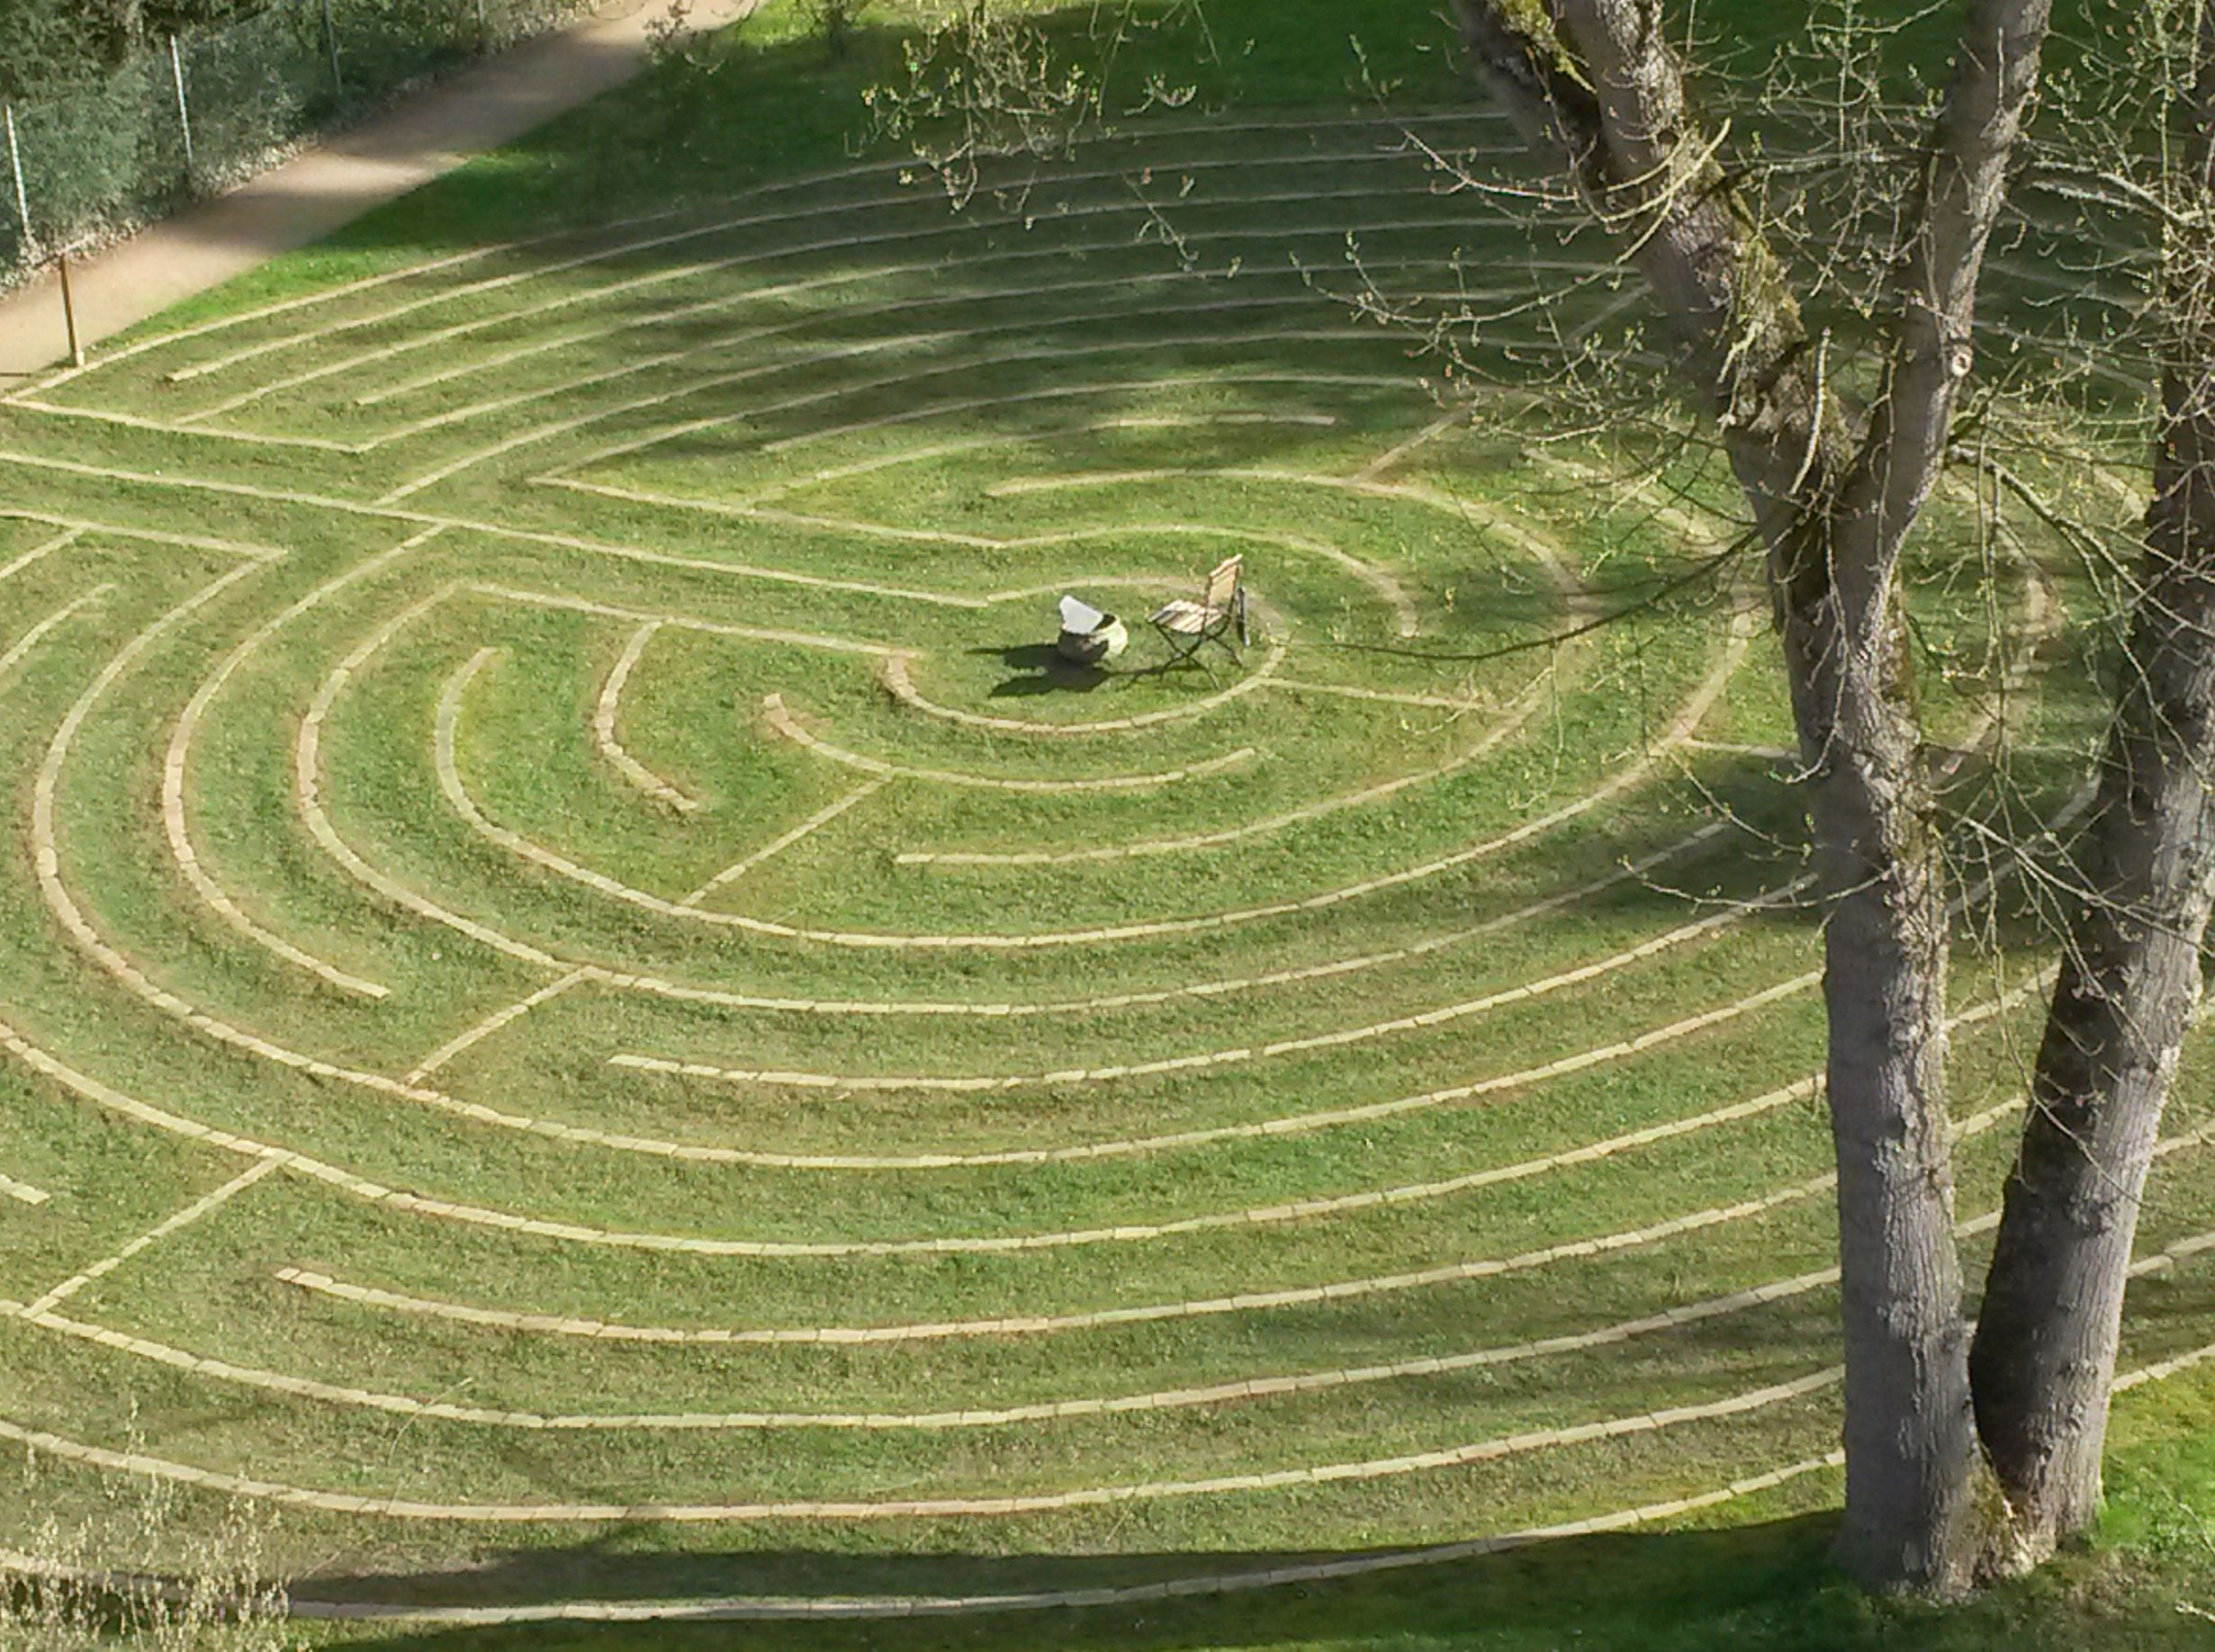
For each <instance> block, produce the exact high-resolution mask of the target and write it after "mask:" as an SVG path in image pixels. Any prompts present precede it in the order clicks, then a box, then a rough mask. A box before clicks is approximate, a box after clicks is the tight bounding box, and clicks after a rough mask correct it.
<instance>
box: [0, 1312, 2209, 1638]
mask: <svg viewBox="0 0 2215 1652" xmlns="http://www.w3.org/2000/svg"><path fill="white" fill-rule="evenodd" d="M2210 1359H2215V1344H2210V1345H2209V1346H2207V1347H2205V1348H2200V1349H2195V1350H2193V1351H2191V1352H2189V1353H2185V1354H2181V1355H2178V1356H2175V1357H2174V1358H2171V1359H2168V1360H2160V1361H2157V1362H2156V1363H2154V1364H2151V1365H2147V1366H2141V1367H2139V1368H2138V1369H2135V1370H2131V1371H2126V1372H2123V1373H2120V1374H2119V1375H2118V1376H2117V1377H2116V1378H2115V1381H2114V1384H2113V1391H2114V1392H2115V1393H2118V1394H2127V1393H2129V1392H2130V1391H2131V1390H2132V1389H2134V1388H2138V1387H2143V1386H2144V1385H2146V1384H2147V1383H2151V1382H2160V1381H2164V1380H2165V1379H2167V1378H2171V1377H2174V1376H2175V1375H2177V1374H2178V1373H2180V1372H2182V1371H2184V1370H2188V1369H2192V1367H2194V1366H2197V1365H2200V1364H2202V1363H2204V1362H2206V1361H2207V1360H2210ZM1845 1461H1846V1454H1845V1453H1844V1452H1843V1451H1842V1450H1831V1451H1827V1452H1824V1453H1823V1455H1822V1456H1820V1457H1813V1458H1806V1459H1802V1460H1800V1461H1798V1462H1794V1463H1788V1464H1786V1465H1785V1466H1783V1467H1781V1468H1772V1469H1769V1471H1767V1472H1766V1473H1763V1474H1758V1475H1753V1476H1749V1477H1743V1478H1740V1479H1736V1480H1733V1481H1732V1482H1731V1483H1730V1484H1729V1485H1727V1486H1721V1487H1719V1488H1717V1489H1715V1490H1712V1491H1706V1492H1700V1493H1697V1494H1695V1495H1691V1496H1687V1497H1677V1498H1671V1499H1669V1500H1667V1501H1664V1502H1660V1503H1648V1504H1639V1505H1637V1506H1636V1507H1633V1508H1625V1509H1616V1510H1614V1511H1612V1512H1610V1513H1605V1514H1598V1515H1593V1516H1590V1517H1588V1518H1585V1519H1580V1520H1573V1521H1564V1522H1557V1523H1555V1524H1553V1525H1549V1526H1535V1527H1528V1528H1525V1529H1523V1530H1521V1531H1509V1532H1503V1533H1500V1534H1498V1535H1496V1536H1490V1537H1479V1538H1464V1539H1461V1540H1456V1541H1454V1542H1449V1543H1437V1544H1431V1545H1428V1546H1426V1547H1423V1548H1418V1549H1391V1550H1387V1551H1385V1552H1383V1553H1382V1554H1371V1555H1355V1556H1349V1557H1346V1558H1339V1559H1336V1560H1322V1561H1310V1562H1304V1563H1301V1564H1298V1565H1292V1566H1283V1567H1269V1568H1267V1569H1249V1570H1247V1571H1241V1572H1217V1573H1198V1574H1193V1575H1188V1576H1183V1577H1175V1578H1169V1579H1165V1580H1162V1581H1159V1582H1155V1583H1144V1584H1122V1585H1095V1586H1092V1587H1085V1588H1073V1589H1035V1590H1022V1591H1001V1592H997V1593H992V1594H958V1595H873V1596H872V1595H862V1596H853V1595H846V1596H831V1597H823V1598H812V1599H811V1598H808V1597H806V1596H794V1595H725V1596H716V1597H707V1598H701V1599H697V1600H635V1601H611V1600H572V1601H559V1602H553V1603H544V1604H537V1605H522V1606H419V1605H410V1604H406V1603H397V1602H369V1601H305V1600H290V1601H288V1602H287V1603H286V1611H287V1612H288V1614H289V1615H291V1616H293V1617H295V1618H300V1619H303V1620H309V1621H373V1622H392V1623H419V1624H425V1625H440V1626H494V1625H500V1624H516V1623H544V1622H657V1621H690V1622H716V1621H763V1622H773V1621H789V1620H806V1621H853V1620H862V1621H869V1620H878V1619H888V1618H923V1617H952V1616H968V1615H982V1614H984V1613H986V1612H1043V1611H1084V1610H1089V1609H1095V1608H1102V1607H1112V1606H1133V1605H1150V1604H1157V1603H1165V1602H1170V1601H1178V1600H1193V1599H1214V1598H1220V1597H1223V1596H1227V1595H1232V1594H1254V1593H1258V1592H1259V1591H1262V1590H1265V1589H1278V1588H1287V1587H1298V1586H1303V1585H1315V1584H1326V1583H1334V1582H1341V1581H1345V1580H1347V1579H1351V1578H1356V1577H1369V1576H1382V1575H1385V1574H1390V1573H1394V1572H1401V1571H1410V1570H1414V1569H1416V1568H1418V1567H1432V1566H1446V1565H1455V1564H1459V1563H1461V1562H1463V1561H1467V1560H1475V1559H1481V1558H1485V1557H1488V1556H1491V1555H1497V1554H1506V1553H1510V1552H1512V1551H1514V1550H1516V1549H1526V1548H1532V1547H1535V1546H1536V1545H1538V1544H1541V1543H1547V1542H1556V1541H1559V1540H1562V1539H1566V1538H1578V1537H1594V1536H1599V1535H1602V1534H1605V1533H1609V1532H1616V1531H1630V1530H1633V1529H1634V1528H1636V1527H1640V1526H1645V1525H1651V1524H1653V1523H1655V1522H1661V1521H1666V1520H1676V1519H1680V1518H1681V1517H1683V1516H1684V1515H1687V1514H1692V1513H1700V1512H1702V1511H1705V1510H1707V1509H1712V1508H1716V1507H1719V1506H1721V1505H1722V1504H1727V1503H1731V1502H1734V1501H1736V1500H1738V1499H1740V1498H1742V1497H1750V1496H1754V1495H1759V1494H1760V1493H1763V1492H1768V1491H1772V1490H1775V1489H1776V1488H1778V1487H1779V1486H1786V1485H1788V1484H1790V1483H1792V1482H1794V1481H1796V1480H1798V1479H1802V1478H1804V1477H1807V1476H1809V1475H1812V1474H1820V1473H1824V1472H1828V1471H1830V1470H1833V1469H1837V1468H1843V1467H1844V1466H1845ZM0 1567H5V1568H6V1569H8V1570H13V1571H18V1572H32V1573H49V1572H50V1570H51V1568H50V1567H46V1566H45V1564H44V1563H42V1562H38V1561H33V1560H31V1559H30V1558H28V1557H24V1556H19V1555H14V1554H7V1553H0ZM70 1575H72V1576H84V1577H85V1578H86V1580H87V1581H91V1582H95V1583H100V1584H109V1583H112V1582H116V1581H121V1582H124V1583H128V1584H131V1585H134V1586H135V1585H139V1584H140V1583H142V1582H143V1581H144V1580H142V1579H137V1578H126V1579H121V1580H118V1579H116V1578H115V1576H114V1575H113V1574H108V1573H98V1574H94V1573H77V1572H72V1573H71V1574H70Z"/></svg>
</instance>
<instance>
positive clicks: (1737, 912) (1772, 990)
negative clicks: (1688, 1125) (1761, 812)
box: [608, 875, 1821, 1117]
mask: <svg viewBox="0 0 2215 1652" xmlns="http://www.w3.org/2000/svg"><path fill="white" fill-rule="evenodd" d="M1813 882H1814V879H1813V877H1812V875H1811V876H1805V877H1799V878H1796V879H1794V880H1793V881H1792V882H1791V883H1789V884H1785V885H1783V886H1782V887H1781V888H1778V889H1774V890H1770V891H1768V892H1766V893H1762V894H1760V895H1756V896H1754V897H1753V898H1752V899H1751V900H1750V901H1746V902H1736V903H1733V905H1731V906H1730V907H1728V908H1727V909H1725V910H1724V911H1719V912H1711V913H1710V914H1708V915H1707V916H1706V917H1705V918H1697V919H1694V920H1692V921H1691V922H1689V923H1685V924H1679V926H1678V927H1677V928H1675V929H1665V930H1663V931H1662V932H1661V934H1659V935H1655V936H1651V937H1649V938H1646V939H1645V940H1643V941H1640V942H1639V943H1638V944H1637V945H1635V946H1633V947H1625V948H1623V949H1622V950H1621V951H1618V952H1615V953H1612V954H1610V955H1609V956H1607V957H1604V958H1596V959H1594V960H1593V961H1592V962H1590V963H1589V964H1580V965H1577V966H1576V967H1574V968H1572V969H1566V970H1562V971H1559V972H1557V973H1555V974H1551V975H1546V976H1543V977H1541V978H1540V979H1538V980H1536V981H1527V982H1523V983H1518V984H1517V985H1515V986H1512V987H1503V988H1500V989H1499V990H1498V991H1496V992H1487V993H1485V994H1483V995H1482V996H1481V997H1477V998H1470V999H1463V1000H1462V1001H1459V1002H1457V1003H1451V1004H1443V1005H1440V1006H1439V1007H1438V1008H1436V1009H1435V1010H1421V1011H1418V1012H1417V1013H1415V1014H1412V1015H1401V1016H1394V1017H1392V1018H1391V1019H1388V1020H1382V1021H1371V1022H1368V1023H1366V1024H1364V1025H1362V1026H1359V1027H1346V1028H1337V1029H1336V1030H1334V1031H1331V1032H1325V1033H1305V1034H1302V1035H1301V1036H1300V1037H1292V1038H1276V1039H1273V1040H1271V1041H1269V1042H1268V1043H1265V1044H1254V1045H1239V1046H1232V1047H1229V1048H1225V1049H1216V1050H1203V1051H1200V1052H1197V1053H1195V1054H1193V1055H1166V1056H1161V1057H1158V1058H1157V1059H1155V1060H1152V1061H1136V1062H1125V1063H1120V1064H1113V1065H1109V1066H1104V1067H1059V1068H1053V1069H1049V1070H1047V1071H1045V1072H1038V1073H967V1074H947V1073H815V1072H796V1071H792V1070H789V1069H781V1070H780V1069H778V1068H759V1069H750V1068H741V1067H724V1066H717V1065H716V1064H713V1063H709V1062H697V1061H681V1060H677V1059H674V1058H671V1057H668V1056H661V1055H636V1054H634V1053H632V1052H629V1051H620V1052H618V1053H617V1054H616V1055H610V1056H609V1057H608V1065H609V1066H613V1067H623V1068H626V1069H628V1070H629V1071H632V1072H635V1073H662V1074H665V1075H668V1076H671V1077H679V1078H698V1079H712V1080H714V1081H715V1082H718V1083H724V1084H743V1085H773V1086H781V1087H788V1088H791V1089H797V1090H836V1091H849V1092H852V1093H855V1094H863V1093H870V1092H878V1091H938V1092H942V1093H949V1094H966V1095H976V1094H1000V1093H1004V1092H1006V1091H1014V1090H1039V1089H1049V1088H1067V1087H1069V1086H1074V1085H1078V1084H1106V1083H1114V1082H1121V1081H1124V1080H1127V1079H1134V1078H1152V1077H1157V1076H1158V1075H1160V1074H1162V1073H1194V1072H1200V1071H1202V1070H1211V1069H1215V1068H1220V1067H1229V1066H1241V1065H1244V1064H1247V1063H1249V1062H1256V1061H1268V1060H1271V1059H1273V1058H1274V1057H1276V1056H1279V1055H1299V1054H1303V1053H1305V1052H1307V1051H1310V1050H1320V1049H1336V1048H1338V1047H1341V1046H1346V1045H1353V1044H1365V1043H1368V1042H1369V1041H1371V1040H1372V1039H1376V1038H1383V1037H1391V1035H1392V1034H1394V1033H1402V1032H1414V1031H1418V1030H1421V1029H1424V1028H1433V1027H1444V1026H1447V1025H1450V1024H1451V1023H1453V1022H1454V1021H1458V1020H1464V1019H1468V1018H1469V1017H1471V1016H1476V1015H1482V1014H1484V1013H1486V1012H1487V1011H1490V1010H1498V1009H1501V1008H1504V1007H1506V1006H1507V1005H1509V1004H1519V1003H1526V1002H1528V1001H1531V1000H1533V999H1536V998H1543V997H1545V996H1547V995H1549V994H1551V993H1553V992H1562V991H1564V990H1566V989H1568V988H1570V987H1574V986H1582V985H1585V984H1587V983H1590V982H1593V981H1596V980H1598V979H1599V978H1601V977H1602V976H1605V975H1609V974H1615V973H1616V972H1618V971H1620V970H1624V969H1627V968H1629V967H1631V966H1632V965H1635V964H1640V963H1643V962H1644V961H1645V960H1646V959H1648V958H1652V957H1654V956H1659V955H1660V954H1661V953H1663V952H1666V951H1669V950H1670V949H1671V948H1672V947H1679V946H1681V945H1683V944H1685V943H1687V942H1688V941H1694V940H1698V939H1701V938H1705V937H1706V936H1709V935H1712V934H1715V932H1716V931H1718V930H1721V929H1729V928H1731V927H1733V926H1734V925H1736V924H1740V923H1742V922H1744V921H1745V920H1747V919H1749V918H1751V917H1753V916H1755V915H1757V914H1759V913H1762V912H1770V911H1778V910H1779V909H1781V908H1784V907H1786V906H1788V905H1789V904H1790V903H1791V902H1792V901H1793V899H1794V897H1795V896H1796V895H1797V894H1799V893H1802V892H1803V891H1805V889H1807V888H1808V887H1809V886H1810V885H1811V884H1813ZM1820 978H1821V977H1820V974H1819V973H1808V974H1799V975H1796V976H1793V977H1792V978H1790V979H1789V980H1787V981H1783V982H1779V983H1776V984H1774V985H1770V986H1767V987H1763V988H1762V989H1760V991H1759V992H1752V993H1749V994H1747V995H1746V996H1745V997H1743V998H1740V999H1737V1000H1735V1001H1732V1002H1729V1003H1725V1004H1721V1005H1718V1006H1716V1007H1715V1008H1713V1009H1710V1010H1700V1011H1698V1012H1697V1013H1695V1014H1692V1015H1688V1016H1683V1017H1680V1018H1679V1019H1677V1020H1675V1021H1671V1022H1670V1023H1668V1024H1666V1025H1664V1026H1661V1027H1656V1028H1649V1029H1648V1030H1647V1031H1645V1032H1643V1033H1640V1034H1638V1035H1636V1036H1635V1037H1631V1038H1627V1039H1624V1040H1622V1041H1621V1042H1619V1043H1616V1044H1611V1045H1605V1046H1599V1047H1598V1048H1595V1049H1588V1050H1582V1051H1580V1052H1578V1053H1577V1054H1575V1055H1564V1056H1562V1057H1561V1058H1560V1059H1559V1060H1556V1061H1553V1062H1548V1063H1546V1064H1544V1065H1542V1066H1537V1067H1532V1068H1529V1069H1526V1071H1524V1072H1521V1073H1508V1074H1503V1075H1501V1076H1500V1077H1499V1078H1498V1079H1491V1080H1485V1081H1482V1083H1483V1084H1485V1085H1492V1086H1496V1087H1497V1088H1498V1089H1499V1090H1511V1089H1518V1088H1521V1087H1522V1086H1523V1085H1525V1084H1526V1083H1529V1082H1535V1081H1537V1080H1539V1079H1542V1078H1553V1077H1556V1076H1559V1075H1560V1074H1562V1073H1576V1072H1580V1071H1582V1070H1583V1069H1585V1068H1587V1067H1591V1066H1597V1065H1599V1064H1602V1063H1604V1062H1607V1061H1610V1060H1617V1059H1621V1058H1624V1057H1625V1056H1629V1055H1635V1054H1639V1053H1641V1052H1643V1051H1644V1050H1647V1049H1651V1048H1652V1047H1654V1046H1656V1045H1660V1044H1666V1043H1670V1042H1673V1041H1674V1040H1676V1039H1678V1038H1680V1037H1688V1036H1689V1035H1691V1034H1692V1033H1695V1032H1699V1031H1704V1030H1705V1029H1706V1028H1711V1027H1717V1026H1720V1025H1722V1024H1723V1023H1724V1022H1726V1021H1731V1020H1734V1019H1738V1018H1739V1017H1741V1016H1743V1015H1747V1014H1751V1013H1752V1012H1753V1011H1754V1010H1758V1009H1760V1008H1762V1007H1764V1006H1766V1005H1769V1004H1772V1003H1775V1002H1777V1001H1779V1000H1780V999H1784V998H1787V997H1790V996H1792V995H1794V994H1796V993H1797V992H1804V991H1805V990H1806V989H1807V987H1809V986H1811V985H1813V984H1814V983H1815V982H1816V981H1817V980H1819V979H1820ZM1432 1093H1434V1094H1441V1095H1443V1094H1448V1093H1455V1094H1459V1095H1461V1096H1464V1097H1465V1096H1467V1095H1470V1094H1475V1093H1489V1092H1488V1091H1484V1090H1481V1089H1475V1088H1472V1087H1463V1088H1462V1089H1461V1090H1460V1091H1454V1092H1449V1091H1435V1092H1432ZM1372 1117H1373V1115H1372Z"/></svg>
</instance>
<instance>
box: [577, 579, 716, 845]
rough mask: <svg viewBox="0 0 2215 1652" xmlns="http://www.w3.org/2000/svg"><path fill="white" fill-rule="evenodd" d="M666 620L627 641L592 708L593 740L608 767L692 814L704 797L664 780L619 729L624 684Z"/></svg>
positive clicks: (662, 801)
mask: <svg viewBox="0 0 2215 1652" xmlns="http://www.w3.org/2000/svg"><path fill="white" fill-rule="evenodd" d="M663 624H666V622H665V621H662V620H658V619H650V620H648V621H646V623H645V624H643V625H641V626H639V628H638V629H637V630H636V631H634V632H633V633H631V634H630V637H629V639H628V640H627V641H626V642H625V643H624V644H623V652H622V653H620V654H619V655H617V657H616V663H615V665H614V667H613V669H610V670H609V671H608V679H607V681H606V682H604V683H602V684H601V685H600V692H599V699H598V700H597V701H596V702H595V703H594V705H593V707H592V743H593V744H594V745H595V746H597V747H598V748H599V754H600V756H601V757H602V758H604V759H606V760H607V762H608V766H609V767H610V768H613V769H614V770H615V771H616V772H617V774H619V775H621V776H622V777H624V778H625V779H626V780H627V781H629V782H630V783H631V784H632V785H633V786H636V787H637V788H638V789H639V790H640V791H642V792H644V793H645V794H646V795H647V796H649V797H651V798H653V800H654V802H656V803H658V804H666V805H668V806H669V807H670V808H671V809H674V810H675V811H676V812H677V813H680V814H690V813H692V812H693V811H694V810H696V809H698V807H699V806H700V800H699V799H698V798H697V797H695V796H693V795H690V794H689V793H688V792H687V791H685V789H684V788H683V787H682V786H678V785H677V784H676V783H675V782H674V781H670V780H664V779H663V778H662V777H661V776H659V775H657V774H655V773H654V772H653V770H652V769H651V768H647V767H646V766H645V765H644V763H642V762H640V761H639V760H638V759H636V758H635V757H633V756H632V755H631V754H630V751H629V750H627V749H626V747H625V746H624V744H623V741H622V740H621V739H620V738H619V737H618V736H617V732H616V717H617V714H618V713H619V712H620V711H621V709H622V705H623V687H624V685H625V684H626V683H627V682H629V681H630V680H631V672H632V671H633V670H634V669H635V668H636V667H637V665H638V661H639V659H640V657H641V656H643V655H644V653H645V651H646V645H647V644H648V643H649V642H653V639H654V635H655V633H657V632H659V631H660V630H661V629H662V625H663Z"/></svg>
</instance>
